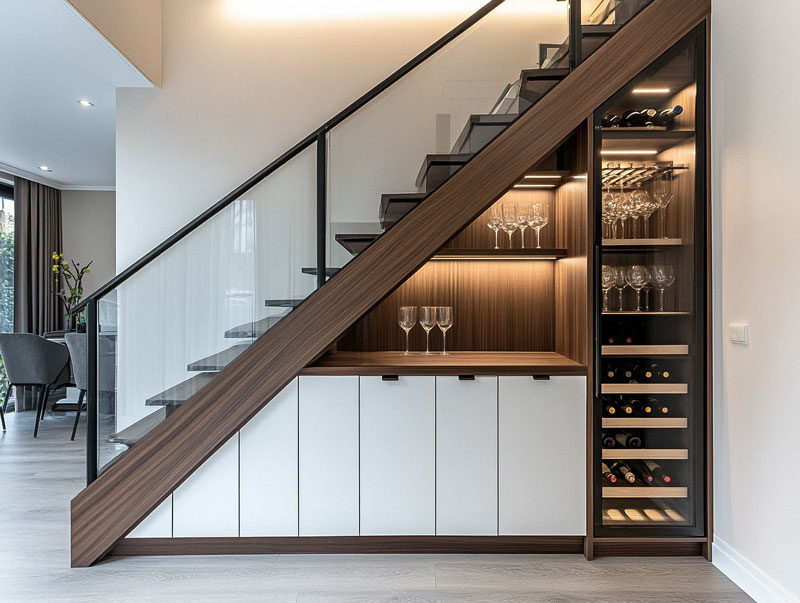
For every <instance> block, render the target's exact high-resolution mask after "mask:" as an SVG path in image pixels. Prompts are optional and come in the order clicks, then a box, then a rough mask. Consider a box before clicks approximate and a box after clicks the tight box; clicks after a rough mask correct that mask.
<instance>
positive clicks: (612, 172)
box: [603, 161, 689, 189]
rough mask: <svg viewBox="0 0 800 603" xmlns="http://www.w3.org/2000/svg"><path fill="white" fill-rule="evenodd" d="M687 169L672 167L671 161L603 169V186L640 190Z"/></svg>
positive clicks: (683, 166)
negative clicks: (655, 181)
mask: <svg viewBox="0 0 800 603" xmlns="http://www.w3.org/2000/svg"><path fill="white" fill-rule="evenodd" d="M611 163H614V162H611ZM688 169H689V166H687V165H673V164H672V162H671V161H656V162H651V163H647V164H645V165H638V166H636V165H634V166H628V167H604V168H603V186H604V187H605V188H620V187H622V188H628V189H631V188H641V187H642V186H644V185H646V184H649V183H650V182H653V181H654V180H658V179H660V178H667V177H669V178H672V177H674V176H675V172H679V171H683V170H688Z"/></svg>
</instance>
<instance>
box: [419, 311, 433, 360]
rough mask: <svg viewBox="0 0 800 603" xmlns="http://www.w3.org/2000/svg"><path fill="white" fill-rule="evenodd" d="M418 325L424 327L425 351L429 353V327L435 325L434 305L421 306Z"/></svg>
mask: <svg viewBox="0 0 800 603" xmlns="http://www.w3.org/2000/svg"><path fill="white" fill-rule="evenodd" d="M419 324H420V326H421V327H422V328H423V329H425V353H426V354H430V353H431V329H432V328H433V327H435V326H436V306H422V315H421V316H420V318H419Z"/></svg>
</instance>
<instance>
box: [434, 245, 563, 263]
mask: <svg viewBox="0 0 800 603" xmlns="http://www.w3.org/2000/svg"><path fill="white" fill-rule="evenodd" d="M564 257H567V250H566V249H455V248H444V249H440V250H439V251H438V252H437V253H436V255H435V256H433V257H432V258H431V259H432V260H448V261H455V260H526V259H527V260H557V259H559V258H564Z"/></svg>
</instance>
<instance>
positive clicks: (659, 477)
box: [642, 461, 672, 484]
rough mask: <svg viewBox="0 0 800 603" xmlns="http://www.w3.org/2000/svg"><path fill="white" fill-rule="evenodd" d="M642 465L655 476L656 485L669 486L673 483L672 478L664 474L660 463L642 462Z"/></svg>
mask: <svg viewBox="0 0 800 603" xmlns="http://www.w3.org/2000/svg"><path fill="white" fill-rule="evenodd" d="M642 464H643V465H644V466H645V467H646V468H647V470H648V471H649V472H650V474H651V475H652V476H653V481H654V482H655V483H660V484H669V483H671V482H672V478H671V477H670V476H669V475H667V474H666V473H665V472H664V469H662V467H661V465H659V464H658V463H656V462H654V461H642Z"/></svg>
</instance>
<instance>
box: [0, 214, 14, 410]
mask: <svg viewBox="0 0 800 603" xmlns="http://www.w3.org/2000/svg"><path fill="white" fill-rule="evenodd" d="M13 330H14V231H13V229H12V230H11V231H10V232H5V231H3V230H0V333H11V332H12V331H13ZM7 389H8V380H7V379H6V371H5V367H4V366H3V359H2V357H0V399H2V397H4V396H5V394H6V390H7Z"/></svg>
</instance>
